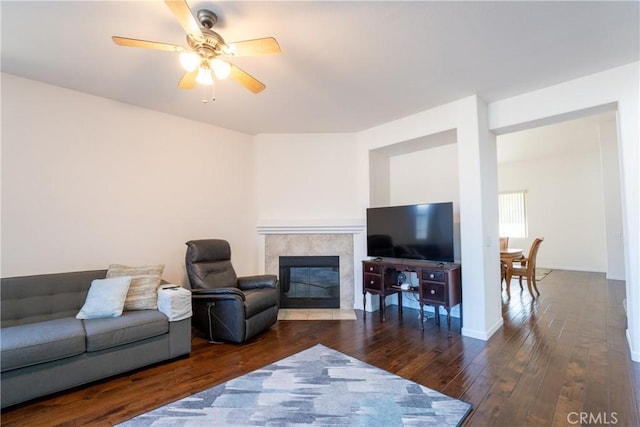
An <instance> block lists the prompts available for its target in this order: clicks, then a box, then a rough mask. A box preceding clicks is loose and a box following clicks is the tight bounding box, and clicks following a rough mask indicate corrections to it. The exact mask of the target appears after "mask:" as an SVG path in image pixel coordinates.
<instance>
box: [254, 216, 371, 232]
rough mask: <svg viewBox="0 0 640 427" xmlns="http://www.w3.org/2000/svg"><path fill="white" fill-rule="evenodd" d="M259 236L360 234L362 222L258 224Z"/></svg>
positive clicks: (273, 222) (328, 221) (277, 222)
mask: <svg viewBox="0 0 640 427" xmlns="http://www.w3.org/2000/svg"><path fill="white" fill-rule="evenodd" d="M257 229H258V234H359V233H361V232H363V231H364V229H365V226H364V224H363V223H362V221H361V220H355V219H348V220H289V221H269V222H264V223H261V224H258V227H257Z"/></svg>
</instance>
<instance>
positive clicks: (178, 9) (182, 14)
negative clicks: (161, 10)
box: [164, 0, 204, 40]
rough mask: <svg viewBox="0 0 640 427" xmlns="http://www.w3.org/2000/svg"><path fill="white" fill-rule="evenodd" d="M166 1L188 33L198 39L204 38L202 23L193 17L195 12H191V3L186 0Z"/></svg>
mask: <svg viewBox="0 0 640 427" xmlns="http://www.w3.org/2000/svg"><path fill="white" fill-rule="evenodd" d="M164 2H165V3H166V5H167V6H169V9H171V12H173V14H174V15H175V17H176V18H178V22H180V25H182V28H184V30H185V31H186V32H187V34H189V35H191V36H193V37H194V38H196V39H198V40H202V39H204V36H203V35H202V30H200V24H199V23H198V21H196V18H194V17H193V13H191V9H189V5H188V4H187V2H186V1H185V0H165V1H164Z"/></svg>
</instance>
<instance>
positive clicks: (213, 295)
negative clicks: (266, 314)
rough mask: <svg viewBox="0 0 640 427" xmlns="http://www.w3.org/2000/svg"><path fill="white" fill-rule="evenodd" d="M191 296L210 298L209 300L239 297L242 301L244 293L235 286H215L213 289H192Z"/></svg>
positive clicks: (194, 297)
mask: <svg viewBox="0 0 640 427" xmlns="http://www.w3.org/2000/svg"><path fill="white" fill-rule="evenodd" d="M191 298H193V299H210V300H222V299H237V298H240V299H242V300H243V301H244V299H245V296H244V293H242V291H241V290H240V289H237V288H215V289H192V290H191Z"/></svg>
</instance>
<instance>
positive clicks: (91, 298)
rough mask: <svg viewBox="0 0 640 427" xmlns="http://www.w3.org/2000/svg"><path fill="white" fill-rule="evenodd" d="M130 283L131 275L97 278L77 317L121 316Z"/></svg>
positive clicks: (92, 283)
mask: <svg viewBox="0 0 640 427" xmlns="http://www.w3.org/2000/svg"><path fill="white" fill-rule="evenodd" d="M130 283H131V277H129V276H125V277H114V278H112V279H96V280H94V281H93V282H91V287H90V288H89V292H88V293H87V299H86V300H85V302H84V305H83V306H82V308H81V309H80V311H79V312H78V314H76V319H95V318H97V317H118V316H120V315H121V314H122V309H123V308H124V300H125V298H126V297H127V291H128V290H129V284H130Z"/></svg>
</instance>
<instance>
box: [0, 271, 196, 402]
mask: <svg viewBox="0 0 640 427" xmlns="http://www.w3.org/2000/svg"><path fill="white" fill-rule="evenodd" d="M105 275H106V270H94V271H81V272H72V273H59V274H46V275H38V276H24V277H12V278H3V279H2V284H1V289H0V296H1V299H2V305H1V313H2V323H1V325H0V326H1V329H0V351H1V353H0V367H1V371H2V372H1V376H0V384H1V388H2V395H1V400H2V407H3V408H5V407H7V406H10V405H15V404H17V403H21V402H24V401H27V400H30V399H33V398H36V397H40V396H44V395H47V394H50V393H54V392H57V391H61V390H65V389H67V388H71V387H75V386H78V385H82V384H86V383H89V382H92V381H95V380H99V379H103V378H106V377H109V376H112V375H116V374H120V373H123V372H127V371H130V370H133V369H137V368H140V367H143V366H146V365H149V364H152V363H156V362H161V361H164V360H168V359H172V358H175V357H178V356H182V355H186V354H189V353H190V352H191V319H190V318H186V319H183V320H178V321H173V322H172V321H169V318H168V317H167V316H166V315H165V314H163V313H162V312H161V311H160V310H139V311H125V312H124V313H123V314H122V316H120V317H111V318H101V319H88V320H79V319H76V318H75V316H76V314H77V313H78V311H79V310H80V308H81V307H82V306H83V304H84V302H85V298H86V296H87V292H88V290H89V287H90V286H91V282H92V280H94V279H103V278H105ZM164 292H166V291H164Z"/></svg>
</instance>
